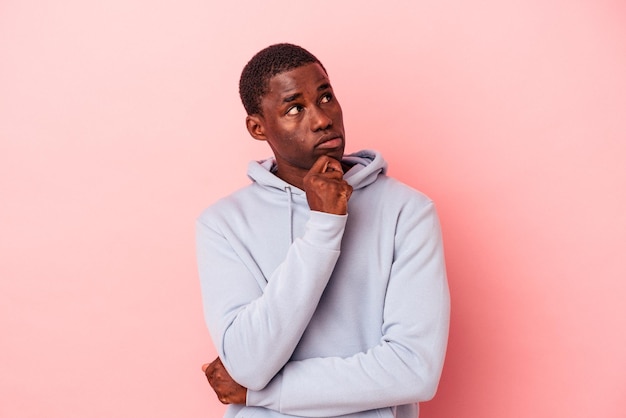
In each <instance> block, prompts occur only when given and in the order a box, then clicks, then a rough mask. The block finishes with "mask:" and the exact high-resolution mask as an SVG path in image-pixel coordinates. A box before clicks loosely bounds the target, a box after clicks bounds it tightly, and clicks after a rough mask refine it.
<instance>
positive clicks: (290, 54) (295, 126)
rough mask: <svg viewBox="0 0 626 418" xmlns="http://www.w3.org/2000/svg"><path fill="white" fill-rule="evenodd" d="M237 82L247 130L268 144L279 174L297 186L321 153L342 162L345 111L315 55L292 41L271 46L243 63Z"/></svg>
mask: <svg viewBox="0 0 626 418" xmlns="http://www.w3.org/2000/svg"><path fill="white" fill-rule="evenodd" d="M241 86H242V87H241V97H242V100H243V102H244V106H246V111H247V112H248V116H247V117H246V127H247V129H248V132H249V133H250V135H251V136H252V137H253V138H254V139H257V140H259V141H266V142H267V143H268V145H269V146H270V148H271V149H272V151H273V152H274V157H275V159H276V170H277V171H276V175H277V176H278V177H280V178H282V179H283V180H285V181H287V182H289V183H291V184H293V185H296V186H298V187H301V186H302V179H303V178H304V176H305V175H306V174H307V172H308V170H309V169H311V167H312V166H313V164H314V163H315V162H316V161H317V160H318V159H319V158H320V157H322V156H327V157H331V158H333V159H335V160H338V161H341V159H342V157H343V152H344V147H345V139H344V129H343V114H342V111H341V106H340V105H339V101H337V98H336V97H335V93H334V91H333V88H332V86H331V84H330V80H329V78H328V74H327V72H326V69H325V68H324V67H323V66H322V64H321V63H320V62H319V60H318V59H317V58H315V56H313V55H312V54H311V53H309V52H308V51H306V50H304V49H302V48H300V47H298V46H295V45H289V44H279V45H273V46H270V47H269V48H266V49H264V50H262V51H261V52H259V53H258V54H256V55H255V56H254V58H252V60H250V62H249V63H248V65H246V67H245V68H244V70H243V74H242V75H241Z"/></svg>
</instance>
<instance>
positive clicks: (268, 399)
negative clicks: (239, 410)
mask: <svg viewBox="0 0 626 418" xmlns="http://www.w3.org/2000/svg"><path fill="white" fill-rule="evenodd" d="M282 383H283V375H282V374H280V373H279V374H277V375H276V376H274V378H273V379H272V381H271V382H270V383H268V385H267V386H265V388H263V389H261V390H249V389H248V392H247V394H246V406H259V407H263V408H267V409H272V410H274V411H277V412H280V392H281V388H282Z"/></svg>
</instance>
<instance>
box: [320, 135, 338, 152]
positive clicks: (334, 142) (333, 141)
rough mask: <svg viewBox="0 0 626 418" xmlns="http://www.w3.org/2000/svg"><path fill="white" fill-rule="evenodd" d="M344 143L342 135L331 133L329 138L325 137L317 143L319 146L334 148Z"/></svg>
mask: <svg viewBox="0 0 626 418" xmlns="http://www.w3.org/2000/svg"><path fill="white" fill-rule="evenodd" d="M342 145H343V138H342V137H341V135H331V136H328V137H327V138H323V139H322V140H321V141H320V142H318V143H317V148H323V149H334V148H339V147H340V146H342Z"/></svg>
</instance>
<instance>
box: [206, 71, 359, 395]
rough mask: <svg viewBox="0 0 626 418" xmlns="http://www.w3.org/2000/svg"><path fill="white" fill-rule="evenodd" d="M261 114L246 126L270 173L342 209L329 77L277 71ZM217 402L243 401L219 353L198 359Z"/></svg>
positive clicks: (345, 188) (316, 203)
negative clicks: (269, 161) (265, 149)
mask: <svg viewBox="0 0 626 418" xmlns="http://www.w3.org/2000/svg"><path fill="white" fill-rule="evenodd" d="M261 108H262V112H263V114H262V115H259V114H255V115H249V116H248V117H247V118H246V127H247V128H248V132H250V135H252V137H253V138H254V139H257V140H259V141H266V142H267V143H268V144H269V146H270V148H271V149H272V151H273V152H274V157H275V159H276V166H277V171H276V173H275V174H276V175H277V176H278V177H280V178H281V179H283V180H285V181H286V182H287V183H289V184H291V185H293V186H296V187H298V188H300V189H301V190H304V191H305V192H306V197H307V202H308V204H309V207H310V209H311V210H314V211H319V212H326V213H332V214H336V215H345V214H346V213H347V211H348V201H349V200H350V196H351V195H352V186H350V185H349V184H348V183H347V182H346V181H345V180H344V179H343V173H344V171H345V170H346V169H347V167H344V166H342V163H341V162H340V161H341V158H342V157H343V153H344V147H345V135H344V128H343V114H342V111H341V106H340V105H339V102H338V101H337V98H336V97H335V95H334V93H333V90H332V87H331V85H330V80H329V79H328V75H327V74H326V72H325V71H324V69H323V68H322V67H321V66H320V65H319V64H317V63H315V64H307V65H303V66H301V67H298V68H295V69H293V70H290V71H285V72H283V73H280V74H277V75H275V76H274V77H272V78H271V79H270V80H269V91H268V93H267V94H266V95H265V96H264V97H263V98H262V100H261ZM202 371H203V372H204V373H205V375H206V377H207V380H208V381H209V384H210V385H211V387H212V388H213V390H214V391H215V393H216V395H217V397H218V399H219V400H220V402H222V403H224V404H245V403H246V396H247V389H246V388H245V387H243V386H241V385H239V384H238V383H237V382H235V381H234V380H233V379H232V378H231V376H230V374H229V373H228V371H227V370H226V368H225V367H224V365H223V364H222V361H221V360H220V358H219V357H218V358H216V359H215V360H214V361H213V362H211V363H207V364H204V365H203V366H202Z"/></svg>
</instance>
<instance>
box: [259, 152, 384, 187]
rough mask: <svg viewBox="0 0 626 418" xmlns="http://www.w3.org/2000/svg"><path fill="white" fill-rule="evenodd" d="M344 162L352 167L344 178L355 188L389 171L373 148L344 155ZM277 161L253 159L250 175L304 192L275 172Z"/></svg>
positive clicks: (270, 184)
mask: <svg viewBox="0 0 626 418" xmlns="http://www.w3.org/2000/svg"><path fill="white" fill-rule="evenodd" d="M343 162H345V163H347V164H348V165H351V166H352V167H351V168H350V169H349V170H348V171H347V172H346V173H345V174H344V176H343V178H344V179H345V180H346V181H347V182H348V184H350V185H351V186H352V187H353V188H354V190H358V189H361V188H363V187H366V186H368V185H370V184H372V183H373V182H375V181H376V178H377V177H378V175H379V174H385V173H386V172H387V162H386V161H385V160H384V159H383V157H382V155H381V154H380V153H379V152H377V151H373V150H362V151H358V152H355V153H353V154H347V155H344V157H343ZM275 164H276V161H275V159H274V157H271V158H267V159H265V160H261V161H251V162H250V163H249V164H248V177H249V178H250V179H251V180H252V181H253V182H255V183H257V184H258V185H260V186H262V187H265V188H270V189H276V190H280V191H285V190H286V188H290V189H291V193H293V194H304V191H303V190H301V189H299V188H297V187H295V186H292V185H291V184H289V183H287V182H286V181H284V180H282V179H281V178H279V177H277V176H276V175H274V173H273V167H274V166H275Z"/></svg>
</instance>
